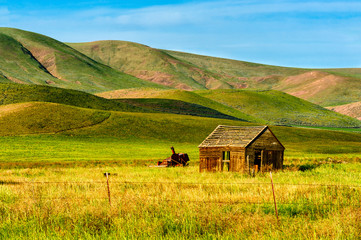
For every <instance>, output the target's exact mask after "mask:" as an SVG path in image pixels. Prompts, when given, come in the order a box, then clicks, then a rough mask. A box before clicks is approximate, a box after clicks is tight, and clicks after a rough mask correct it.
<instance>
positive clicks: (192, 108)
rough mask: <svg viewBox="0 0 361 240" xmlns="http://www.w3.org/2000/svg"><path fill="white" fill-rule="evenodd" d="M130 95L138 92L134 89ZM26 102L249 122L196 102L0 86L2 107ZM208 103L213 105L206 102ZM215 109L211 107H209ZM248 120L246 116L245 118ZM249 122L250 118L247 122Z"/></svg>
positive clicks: (45, 87)
mask: <svg viewBox="0 0 361 240" xmlns="http://www.w3.org/2000/svg"><path fill="white" fill-rule="evenodd" d="M129 91H131V92H135V91H136V90H134V89H131V90H129ZM26 102H49V103H59V104H65V105H69V106H76V107H82V108H90V109H99V110H111V111H122V112H148V113H157V112H164V113H173V114H183V115H193V116H202V117H211V118H224V119H238V120H246V121H247V119H243V118H241V117H243V116H244V115H242V114H239V116H238V117H235V116H231V115H228V114H226V113H222V112H219V111H217V110H216V109H213V108H211V107H207V106H203V105H200V104H196V103H188V102H185V101H181V100H173V99H159V98H157V99H120V100H113V99H106V98H102V97H98V96H95V95H92V94H89V93H85V92H81V91H77V90H71V89H62V88H56V87H50V86H42V85H24V84H14V83H13V84H0V105H7V104H13V103H26ZM207 102H212V101H210V100H207ZM208 105H209V106H212V104H208ZM221 110H222V109H221ZM246 117H247V116H246ZM248 120H249V119H248Z"/></svg>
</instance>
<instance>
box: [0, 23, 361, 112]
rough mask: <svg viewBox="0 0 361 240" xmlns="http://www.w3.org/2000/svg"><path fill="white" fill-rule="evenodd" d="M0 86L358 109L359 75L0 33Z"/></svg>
mask: <svg viewBox="0 0 361 240" xmlns="http://www.w3.org/2000/svg"><path fill="white" fill-rule="evenodd" d="M0 54H1V56H2V58H1V59H0V81H1V82H3V83H9V82H16V83H23V84H38V85H51V86H56V87H61V88H70V89H76V90H81V91H85V92H89V93H99V92H106V91H112V90H118V89H125V88H142V87H146V88H148V87H150V88H160V89H165V88H176V89H183V90H206V89H260V90H270V89H275V90H281V91H284V92H286V93H289V94H291V95H294V96H297V97H300V98H302V99H305V100H308V101H311V102H313V103H316V104H319V105H322V106H337V105H343V104H348V103H352V102H358V101H361V97H360V96H361V70H360V69H317V70H315V69H299V68H288V67H278V66H270V65H263V64H257V63H250V62H244V61H236V60H230V59H222V58H215V57H208V56H201V55H196V54H190V53H182V52H175V51H169V50H161V49H154V48H151V47H148V46H145V45H141V44H137V43H132V42H124V41H98V42H90V43H67V44H64V43H62V42H59V41H57V40H55V39H52V38H49V37H47V36H44V35H40V34H36V33H32V32H28V31H23V30H19V29H13V28H0Z"/></svg>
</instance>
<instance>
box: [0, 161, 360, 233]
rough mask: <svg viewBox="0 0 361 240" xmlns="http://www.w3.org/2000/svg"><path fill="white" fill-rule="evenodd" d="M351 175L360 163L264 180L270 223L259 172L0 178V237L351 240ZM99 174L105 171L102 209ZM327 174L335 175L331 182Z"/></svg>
mask: <svg viewBox="0 0 361 240" xmlns="http://www.w3.org/2000/svg"><path fill="white" fill-rule="evenodd" d="M351 169H354V171H350V170H351ZM360 170H361V165H360V164H359V163H353V164H338V165H334V164H330V165H324V166H321V167H319V168H316V169H313V170H310V171H306V172H289V171H285V172H277V173H274V174H273V176H274V181H275V183H276V185H275V189H276V197H277V200H278V206H279V215H280V224H277V220H276V217H275V215H274V208H273V203H272V192H271V186H270V180H269V177H268V174H259V175H257V176H256V177H255V178H251V177H250V176H248V175H246V174H239V173H215V174H214V173H198V171H197V167H188V168H168V169H155V168H147V167H89V168H72V169H64V168H35V169H10V170H1V177H0V181H1V182H2V185H0V212H1V215H0V219H1V224H0V235H1V237H2V238H12V239H13V238H15V239H16V238H32V239H41V238H52V239H64V238H67V239H79V238H82V239H104V238H105V239H122V238H125V239H139V238H147V239H214V238H219V239H240V238H242V239H256V238H257V239H259V238H260V239H269V238H275V239H285V238H293V239H301V238H302V239H304V238H333V239H337V238H338V239H344V238H349V239H357V237H358V236H359V234H360V233H361V223H360V221H359V217H360V214H361V212H360V211H359V209H360V202H359V199H360V197H361V187H360V186H361V182H360V180H356V182H355V181H353V179H361V178H359V177H360ZM104 172H110V173H111V175H110V189H111V201H112V205H111V206H110V205H109V203H108V198H107V190H106V182H105V181H106V180H105V177H104V176H103V173H104ZM346 172H347V173H348V174H344V173H346ZM331 174H339V175H338V178H331ZM290 180H292V182H290ZM323 180H325V181H326V180H327V181H328V182H327V183H326V182H324V181H323ZM17 183H18V184H17ZM306 183H307V184H308V185H302V184H306ZM320 183H322V184H324V185H318V184H320ZM312 184H315V185H312ZM345 185H352V186H353V187H349V186H345ZM355 185H358V186H357V187H356V186H355Z"/></svg>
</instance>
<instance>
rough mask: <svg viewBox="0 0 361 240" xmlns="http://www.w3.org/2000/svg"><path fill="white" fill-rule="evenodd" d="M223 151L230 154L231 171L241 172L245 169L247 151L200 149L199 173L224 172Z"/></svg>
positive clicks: (214, 148) (227, 148) (217, 148)
mask: <svg viewBox="0 0 361 240" xmlns="http://www.w3.org/2000/svg"><path fill="white" fill-rule="evenodd" d="M223 151H225V152H226V151H229V152H230V166H229V171H232V172H239V171H242V170H244V169H245V149H244V148H231V147H206V148H199V171H200V172H204V171H206V172H217V171H222V158H223V155H222V153H223Z"/></svg>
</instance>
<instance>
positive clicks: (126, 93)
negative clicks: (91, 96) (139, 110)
mask: <svg viewBox="0 0 361 240" xmlns="http://www.w3.org/2000/svg"><path fill="white" fill-rule="evenodd" d="M161 92H162V90H157V89H146V90H135V89H120V90H115V91H109V92H102V93H98V94H96V95H97V96H99V97H103V98H108V99H118V98H152V97H157V96H160V95H161Z"/></svg>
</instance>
